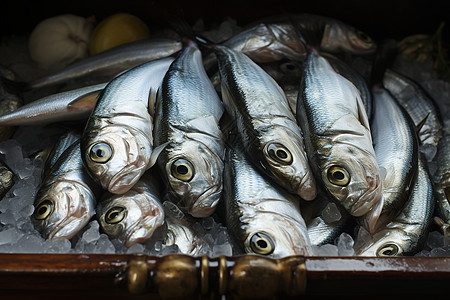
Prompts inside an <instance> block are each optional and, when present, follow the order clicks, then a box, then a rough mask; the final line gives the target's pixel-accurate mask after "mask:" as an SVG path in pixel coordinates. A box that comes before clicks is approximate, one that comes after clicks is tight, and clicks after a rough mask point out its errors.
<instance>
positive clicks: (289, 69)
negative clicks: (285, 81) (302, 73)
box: [280, 61, 299, 73]
mask: <svg viewBox="0 0 450 300" xmlns="http://www.w3.org/2000/svg"><path fill="white" fill-rule="evenodd" d="M280 69H281V71H283V72H286V73H294V72H296V71H298V70H299V68H298V66H297V65H296V64H294V63H292V62H290V61H287V62H284V63H282V64H281V65H280Z"/></svg>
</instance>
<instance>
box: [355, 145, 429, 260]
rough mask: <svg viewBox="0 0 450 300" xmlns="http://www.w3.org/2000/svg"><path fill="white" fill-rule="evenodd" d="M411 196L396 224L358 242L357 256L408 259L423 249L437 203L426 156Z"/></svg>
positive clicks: (421, 158) (422, 158)
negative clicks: (404, 257)
mask: <svg viewBox="0 0 450 300" xmlns="http://www.w3.org/2000/svg"><path fill="white" fill-rule="evenodd" d="M418 165H419V166H418V171H417V174H416V178H414V184H413V187H412V191H411V196H410V198H409V200H408V201H407V203H406V205H405V207H404V208H403V209H402V210H401V212H400V214H399V215H398V216H397V217H395V219H394V220H392V221H391V222H389V223H388V224H387V225H386V226H385V227H384V228H383V229H381V230H380V231H377V232H376V233H374V234H373V235H372V236H371V237H370V238H369V240H367V241H364V240H358V239H356V240H355V245H354V249H355V253H356V255H358V256H378V257H392V256H408V255H414V254H416V253H417V252H418V251H420V249H422V247H423V245H424V243H425V240H426V237H427V235H428V232H429V230H430V227H431V224H432V217H433V212H434V207H435V203H436V197H435V194H434V190H433V183H432V179H431V175H430V172H429V169H428V163H427V160H426V158H425V156H424V155H423V154H422V153H419V164H418Z"/></svg>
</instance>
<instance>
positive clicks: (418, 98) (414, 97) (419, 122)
mask: <svg viewBox="0 0 450 300" xmlns="http://www.w3.org/2000/svg"><path fill="white" fill-rule="evenodd" d="M383 85H384V86H385V87H386V88H387V89H388V90H389V91H390V92H391V93H392V94H393V95H394V96H395V98H396V99H397V100H398V101H399V102H400V104H401V105H402V106H403V107H404V108H405V109H406V111H407V112H408V114H409V115H410V116H411V118H412V119H413V121H414V123H415V124H416V126H417V128H418V129H419V139H420V142H421V143H422V144H430V145H433V146H437V144H438V142H439V139H440V138H441V137H442V127H443V119H442V116H441V113H440V110H439V107H438V105H437V103H436V102H435V100H434V99H433V98H432V97H431V96H430V95H429V94H428V93H427V92H426V91H425V89H423V88H422V87H421V86H420V85H419V83H417V82H415V81H414V80H413V79H411V78H408V77H407V76H405V75H403V74H401V73H399V72H396V71H394V70H392V69H388V70H386V73H385V75H384V78H383Z"/></svg>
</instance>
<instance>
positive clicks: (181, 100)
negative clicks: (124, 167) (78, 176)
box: [154, 41, 225, 218]
mask: <svg viewBox="0 0 450 300" xmlns="http://www.w3.org/2000/svg"><path fill="white" fill-rule="evenodd" d="M223 112H224V108H223V105H222V101H221V100H220V98H219V96H218V94H217V92H216V91H215V89H214V86H213V85H212V83H211V81H210V80H209V78H208V76H207V74H206V71H205V69H204V67H203V64H202V57H201V52H200V49H199V48H198V46H197V44H196V43H194V42H192V41H187V42H186V45H185V48H184V49H183V50H182V52H181V53H180V55H179V56H178V57H177V58H176V59H175V61H174V62H173V64H172V65H171V66H170V68H169V70H168V71H167V74H166V76H165V77H164V80H163V83H162V86H161V89H160V90H159V92H158V97H157V101H156V108H155V129H154V132H155V146H161V145H164V144H166V146H165V148H164V149H163V150H162V151H161V153H160V155H159V157H158V160H157V162H158V166H159V169H160V171H161V174H162V178H163V181H164V183H165V185H166V187H167V190H168V191H169V193H170V195H171V196H172V197H173V198H174V201H175V199H176V201H175V203H176V204H177V205H178V206H180V208H182V209H183V210H184V211H185V212H188V213H189V214H190V215H192V216H193V217H198V218H200V217H206V216H209V215H211V214H212V213H213V212H214V211H215V209H216V207H217V204H218V202H219V199H220V197H221V193H222V171H223V157H224V148H225V143H224V137H223V133H222V131H221V128H220V126H219V122H220V119H221V118H222V115H223Z"/></svg>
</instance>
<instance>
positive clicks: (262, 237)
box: [222, 146, 310, 258]
mask: <svg viewBox="0 0 450 300" xmlns="http://www.w3.org/2000/svg"><path fill="white" fill-rule="evenodd" d="M234 148H235V149H234ZM299 200H300V199H299V198H297V196H296V195H293V194H290V193H288V192H286V191H285V190H284V189H282V188H280V187H278V186H276V185H274V184H273V183H272V182H271V181H270V180H269V179H268V178H267V177H265V176H264V175H263V174H262V173H260V172H259V171H258V170H257V169H255V168H254V167H253V165H252V164H250V162H249V161H248V160H247V159H246V155H245V154H244V153H243V152H242V150H241V149H238V148H237V147H236V146H233V147H231V146H230V147H227V149H226V158H225V170H224V190H223V201H224V207H223V210H222V212H224V213H225V220H226V226H227V227H228V229H229V230H230V234H231V235H232V236H233V237H234V239H235V240H236V241H237V243H238V244H239V245H240V247H241V248H242V250H243V251H245V253H253V254H260V255H265V256H270V257H273V258H279V257H285V256H290V255H308V254H310V249H309V246H310V241H309V237H308V231H307V228H306V224H305V221H304V220H303V218H302V216H301V213H300V208H299Z"/></svg>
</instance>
